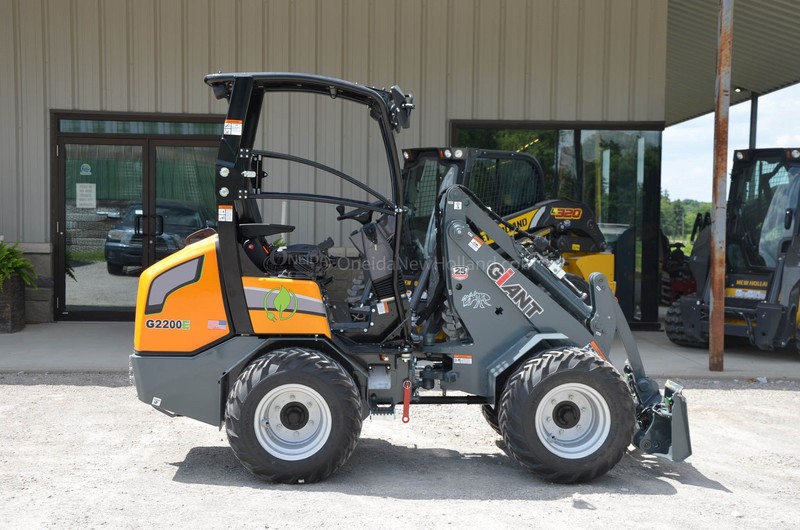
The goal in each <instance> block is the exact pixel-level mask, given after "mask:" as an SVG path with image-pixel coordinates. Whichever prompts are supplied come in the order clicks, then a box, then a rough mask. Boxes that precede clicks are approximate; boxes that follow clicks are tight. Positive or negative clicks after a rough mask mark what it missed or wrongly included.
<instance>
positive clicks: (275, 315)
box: [131, 73, 691, 483]
mask: <svg viewBox="0 0 800 530" xmlns="http://www.w3.org/2000/svg"><path fill="white" fill-rule="evenodd" d="M206 83H207V84H208V85H210V86H211V88H212V89H213V91H214V94H215V95H216V96H217V98H219V99H226V100H227V101H228V113H227V117H226V119H225V125H224V132H223V136H222V138H221V140H220V147H219V154H218V158H217V167H216V181H215V194H216V197H217V210H218V220H219V222H218V228H217V232H218V233H217V234H215V235H212V236H210V237H206V238H204V239H201V240H200V241H198V242H195V243H193V244H190V245H187V246H186V247H185V248H183V249H182V250H180V251H179V252H176V253H175V254H173V255H171V256H169V257H167V258H165V259H163V260H162V261H160V262H158V263H157V264H155V265H153V266H152V267H150V268H148V269H147V270H145V271H144V272H143V273H142V275H141V278H140V282H139V292H138V299H137V308H136V327H135V329H136V331H135V338H134V353H133V354H132V355H131V370H132V376H133V378H134V380H135V384H136V388H137V393H138V397H139V399H141V400H142V401H144V402H145V403H148V404H150V405H152V406H153V407H154V408H156V409H157V410H159V411H161V412H164V413H166V414H168V415H170V416H175V415H181V416H187V417H191V418H194V419H197V420H199V421H203V422H206V423H209V424H211V425H216V426H221V425H224V426H225V430H226V432H227V435H228V440H229V442H230V445H231V448H232V449H233V451H234V453H235V454H236V456H237V458H238V459H239V461H240V462H241V463H242V464H243V465H244V467H245V468H247V469H248V470H249V471H250V472H252V473H253V474H254V475H256V476H257V477H260V478H262V479H264V480H267V481H274V482H284V483H300V482H313V481H319V480H322V479H324V478H326V477H328V476H329V475H330V474H331V473H333V472H334V471H336V469H338V468H339V467H340V466H341V465H343V464H344V463H345V462H346V461H347V459H348V458H349V457H350V455H351V454H352V452H353V450H354V448H355V446H356V443H357V442H358V438H359V434H360V431H361V426H362V422H363V420H364V419H365V418H367V417H369V416H370V415H395V414H398V413H399V415H400V416H401V418H402V422H404V423H405V422H408V421H409V420H410V416H411V412H410V410H411V405H415V406H416V405H436V404H452V403H463V404H474V405H481V406H483V412H484V416H485V417H486V418H487V420H488V421H489V424H490V425H491V426H492V427H493V428H494V429H495V430H496V431H497V432H498V433H500V435H501V436H502V437H503V440H504V442H505V445H506V447H507V450H508V453H509V454H510V455H511V456H512V457H513V458H514V459H515V460H517V461H518V462H519V463H520V464H521V465H522V466H524V467H525V468H527V469H529V470H530V471H532V472H534V473H535V474H537V475H539V476H540V477H542V478H544V479H546V480H550V481H555V482H568V483H569V482H579V481H587V480H591V479H592V478H594V477H596V476H598V475H602V474H603V473H605V472H607V471H608V470H609V469H611V468H612V467H613V466H614V465H615V464H616V463H617V462H618V461H619V460H620V459H621V458H622V456H623V454H624V453H625V452H626V451H627V450H628V446H629V444H631V443H633V444H634V445H636V446H637V447H638V448H640V449H641V450H643V451H646V452H649V453H654V454H656V455H661V456H665V457H668V458H671V459H673V460H676V461H680V460H683V459H685V458H686V457H688V456H689V455H690V454H691V443H690V437H689V428H688V418H687V407H686V401H685V399H684V397H683V395H682V393H681V390H682V389H681V387H680V386H679V385H677V384H675V383H672V382H669V381H668V382H667V384H666V387H665V389H664V392H663V394H662V392H661V391H660V390H659V387H658V385H657V383H656V382H655V381H653V380H652V379H650V378H648V377H647V375H646V374H645V370H644V367H643V366H642V362H641V359H640V356H639V353H638V350H637V348H636V343H635V341H634V339H633V336H632V334H631V332H630V329H629V328H628V325H627V323H626V321H625V318H624V316H623V315H622V312H621V310H620V308H619V306H618V304H617V302H616V300H615V299H614V296H613V294H612V292H611V288H610V286H609V282H608V281H607V279H606V278H605V277H604V276H603V275H602V274H600V273H594V274H591V275H590V276H589V279H588V282H587V286H585V289H581V288H579V287H576V286H575V285H574V284H573V282H571V281H570V280H569V277H568V276H567V275H566V273H565V272H564V258H563V257H562V256H561V254H560V253H559V251H558V250H557V249H555V248H553V247H552V246H551V245H550V243H549V241H548V240H547V239H546V238H544V237H542V236H537V235H536V234H532V233H525V231H524V229H523V228H522V227H515V226H513V225H510V224H509V223H507V222H506V221H504V220H503V219H502V218H501V217H499V216H498V215H497V213H496V212H493V211H492V210H491V209H489V208H487V207H486V206H485V205H484V204H483V203H482V202H481V200H480V199H479V198H478V197H477V196H476V195H475V194H474V193H473V192H472V191H471V190H470V189H468V188H466V187H464V186H462V185H457V184H454V185H452V186H448V187H446V188H445V189H443V190H442V191H441V192H440V193H438V194H437V199H436V205H435V212H434V215H433V222H435V223H436V226H437V230H436V231H435V236H434V237H433V238H432V240H431V241H429V242H428V244H429V246H428V247H427V248H428V250H429V252H428V253H427V254H426V257H425V263H424V264H423V266H422V267H421V271H420V276H419V281H418V285H417V286H415V287H414V289H413V290H410V291H407V290H406V288H405V284H404V282H403V279H402V276H401V273H400V267H399V266H398V264H399V262H400V259H401V246H402V241H403V231H404V230H407V229H408V228H407V226H408V225H407V223H406V222H405V217H406V215H407V211H406V208H405V207H404V200H403V187H402V185H401V177H400V172H401V170H400V161H399V157H398V155H397V148H396V145H395V133H396V132H399V131H400V130H401V129H403V128H407V127H408V126H409V121H410V114H411V110H412V109H413V106H414V105H413V99H412V97H411V96H410V95H408V94H405V93H404V92H403V91H402V90H401V89H400V88H399V87H397V86H394V87H392V88H391V89H390V90H383V89H377V88H370V87H366V86H362V85H359V84H355V83H350V82H346V81H342V80H338V79H332V78H327V77H320V76H315V75H308V74H294V73H241V74H222V73H220V74H213V75H209V76H207V77H206ZM273 92H290V93H297V92H300V93H306V94H314V95H317V96H319V100H320V101H321V102H325V101H326V100H327V101H328V103H330V104H334V102H331V101H330V100H331V99H333V100H345V101H348V102H350V103H355V104H360V105H363V106H364V107H365V108H364V111H365V113H368V115H369V116H370V117H372V118H373V119H374V121H375V123H376V126H377V128H378V129H379V131H380V136H381V138H382V140H383V144H384V147H385V149H384V151H383V152H384V153H385V156H386V163H387V173H388V175H389V178H390V181H391V182H390V185H391V186H390V190H391V191H390V193H389V194H388V196H385V195H384V194H381V193H380V192H378V191H377V190H375V189H373V188H371V187H369V186H367V185H366V184H364V183H363V182H361V181H359V180H358V179H356V178H354V177H353V176H351V175H349V174H347V173H345V172H343V171H340V170H338V169H335V168H331V167H329V166H326V165H324V164H321V163H320V162H318V161H314V160H309V159H305V158H301V157H298V156H295V155H291V154H286V153H279V152H273V151H263V150H257V149H255V148H254V140H255V138H256V132H257V128H258V123H259V116H260V114H261V107H262V102H263V99H264V97H265V95H267V96H268V95H269V94H271V93H273ZM265 159H275V160H282V161H288V162H291V163H297V164H301V165H306V166H309V167H312V168H314V169H315V170H317V171H319V172H324V173H327V174H328V176H333V177H337V178H339V179H342V180H343V181H346V182H348V183H350V184H352V185H354V186H356V187H358V188H360V189H361V190H363V191H364V192H366V193H367V194H369V196H370V198H371V199H373V200H357V199H353V198H348V197H337V196H330V195H320V194H314V193H307V192H284V191H273V192H267V191H263V190H261V189H260V187H259V185H258V183H259V182H260V180H261V179H262V177H263V176H264V170H263V162H264V160H265ZM275 199H278V200H295V201H312V202H320V203H324V204H331V205H342V207H343V208H344V209H345V210H346V209H347V208H350V209H352V210H351V212H347V211H345V213H344V215H345V216H347V214H348V213H352V212H356V213H355V215H358V214H359V213H360V212H365V211H366V212H373V215H375V216H376V219H375V221H369V222H366V223H364V224H363V226H362V227H361V229H360V230H358V231H356V233H354V235H353V236H351V240H353V242H354V244H355V246H356V248H357V249H358V250H359V252H360V258H361V259H362V260H363V261H365V262H366V263H368V269H367V272H368V274H369V276H370V281H371V282H372V285H373V289H374V292H375V293H376V299H375V300H373V301H370V305H369V307H368V308H355V307H353V306H352V304H349V303H348V302H347V301H346V300H334V299H331V298H330V297H329V294H328V293H329V288H330V283H331V282H332V281H336V280H333V279H332V275H331V272H330V260H329V257H328V253H327V251H328V249H329V248H330V247H331V246H332V245H333V244H334V243H333V242H332V241H331V240H330V238H329V239H328V240H326V241H325V242H323V243H320V244H295V245H289V246H287V247H285V248H283V247H278V248H276V246H275V245H272V244H271V243H270V240H269V238H270V237H273V236H275V235H276V234H282V233H286V232H290V231H292V230H293V228H294V227H292V226H288V225H275V224H267V223H263V222H262V219H261V214H260V212H259V209H258V207H257V203H256V201H257V200H264V201H265V202H268V201H270V200H275ZM340 213H341V212H340ZM515 231H521V232H522V233H521V235H520V234H516V235H515V236H514V237H512V235H510V232H515ZM481 234H484V235H485V237H484V236H482V235H481ZM488 239H490V240H491V241H492V242H493V243H492V244H489V243H488V242H487V240H488ZM445 305H446V306H448V307H449V314H450V315H451V319H452V320H453V322H451V324H452V323H457V324H458V326H459V328H460V332H459V333H458V334H457V335H456V336H451V335H448V334H447V333H442V332H441V331H442V327H443V326H446V325H448V323H447V322H445V321H444V320H443V318H442V313H443V311H442V307H444V306H445ZM358 311H361V314H360V316H359V318H357V319H354V318H353V314H354V312H356V313H357V312H358ZM615 335H619V337H620V338H621V342H622V344H623V345H624V347H625V350H626V353H627V362H626V363H625V365H624V366H623V367H621V368H620V369H619V370H618V369H617V368H615V367H614V366H613V365H612V364H611V363H610V362H609V361H608V355H609V353H610V351H611V346H612V342H613V340H614V337H615Z"/></svg>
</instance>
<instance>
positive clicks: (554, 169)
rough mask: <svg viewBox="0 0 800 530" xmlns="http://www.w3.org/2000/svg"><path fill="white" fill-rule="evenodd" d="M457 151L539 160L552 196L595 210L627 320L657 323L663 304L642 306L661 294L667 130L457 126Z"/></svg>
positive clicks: (454, 132)
mask: <svg viewBox="0 0 800 530" xmlns="http://www.w3.org/2000/svg"><path fill="white" fill-rule="evenodd" d="M451 144H452V145H453V146H458V147H478V148H483V149H498V150H504V151H516V152H525V153H529V154H531V155H533V156H535V157H537V158H538V159H539V161H540V162H541V164H542V167H543V169H544V173H545V194H546V195H547V196H548V197H550V198H565V199H573V200H578V201H581V202H583V203H584V204H586V205H588V206H589V207H590V208H591V209H592V210H593V211H594V214H595V218H596V219H597V222H598V224H599V226H600V228H601V230H602V231H603V233H604V235H605V236H606V240H607V242H608V243H609V246H610V248H611V249H612V250H613V251H614V253H615V255H616V267H615V269H616V271H615V275H616V276H617V278H616V281H617V285H618V295H619V298H620V303H621V304H622V306H623V310H624V311H625V314H626V316H627V317H628V319H629V320H632V321H653V322H655V321H657V319H658V305H657V304H658V300H657V297H645V298H646V299H644V300H643V299H642V293H643V292H645V293H646V292H657V288H658V283H657V282H658V267H659V259H660V256H659V254H660V253H661V252H662V251H661V238H660V236H659V232H658V207H659V195H660V183H661V130H641V129H638V128H637V127H636V124H631V126H630V127H629V128H624V129H601V128H581V127H569V128H568V127H552V128H548V127H530V126H526V124H524V123H523V124H519V123H514V124H512V126H509V125H508V124H504V123H503V122H497V123H496V124H495V123H488V124H487V123H486V122H478V123H470V122H455V123H453V127H452V142H451ZM473 191H475V193H477V194H478V195H479V196H480V195H481V190H480V189H477V188H473ZM650 288H652V289H653V291H648V289H650ZM651 298H652V300H651Z"/></svg>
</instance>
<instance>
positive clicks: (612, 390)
mask: <svg viewBox="0 0 800 530" xmlns="http://www.w3.org/2000/svg"><path fill="white" fill-rule="evenodd" d="M498 419H499V424H500V430H501V431H502V433H503V440H504V441H505V444H506V447H507V448H508V452H509V453H510V454H511V456H513V457H514V459H515V460H516V461H517V462H519V463H520V464H521V465H522V466H523V467H525V468H526V469H528V470H529V471H531V472H533V473H535V474H537V475H539V476H540V477H542V478H543V479H545V480H550V481H553V482H560V483H574V482H585V481H588V480H591V479H593V478H595V477H597V476H599V475H602V474H604V473H606V472H607V471H608V470H609V469H611V468H612V467H614V466H615V465H616V464H617V462H619V461H620V459H621V458H622V456H623V455H624V454H625V451H626V450H627V447H628V445H629V444H630V443H631V439H632V437H633V429H634V425H635V409H634V404H633V399H632V398H631V395H630V391H629V389H628V387H627V385H626V384H625V381H624V380H623V379H622V377H621V376H620V374H619V372H617V370H616V369H614V367H613V366H611V365H610V364H609V363H607V362H605V361H602V360H600V359H598V358H597V357H595V356H594V355H592V354H590V353H589V352H587V351H585V350H582V349H579V348H563V349H560V350H551V351H548V352H546V353H544V354H543V355H542V356H540V357H535V358H533V359H530V360H528V361H526V362H525V363H523V364H522V365H521V366H520V367H519V368H518V369H517V371H516V372H515V373H514V374H513V375H512V376H511V378H510V379H509V380H508V383H507V384H506V388H505V390H504V391H503V394H502V396H501V397H500V405H499V416H498Z"/></svg>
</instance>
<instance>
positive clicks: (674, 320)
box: [664, 300, 708, 348]
mask: <svg viewBox="0 0 800 530" xmlns="http://www.w3.org/2000/svg"><path fill="white" fill-rule="evenodd" d="M664 330H665V331H666V332H667V338H668V339H669V340H670V341H671V342H673V343H675V344H677V345H678V346H686V347H688V348H708V342H706V341H699V340H697V339H694V338H692V337H690V336H689V335H687V334H686V329H685V328H684V326H683V317H682V316H681V301H680V300H676V301H674V302H673V303H672V305H670V306H669V309H667V315H666V317H664Z"/></svg>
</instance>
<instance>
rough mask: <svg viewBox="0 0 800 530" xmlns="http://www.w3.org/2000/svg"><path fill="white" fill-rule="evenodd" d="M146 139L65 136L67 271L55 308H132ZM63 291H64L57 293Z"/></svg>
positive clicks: (62, 257)
mask: <svg viewBox="0 0 800 530" xmlns="http://www.w3.org/2000/svg"><path fill="white" fill-rule="evenodd" d="M145 147H146V146H145V142H143V141H135V140H131V141H126V142H124V143H122V142H112V141H100V140H97V139H89V140H86V141H80V140H79V139H73V140H67V141H64V142H61V143H60V144H59V172H60V173H61V175H62V178H60V179H59V180H60V182H61V184H62V186H63V188H62V189H61V190H60V194H61V195H62V196H63V198H64V199H63V201H60V202H61V204H60V206H61V208H60V209H61V211H60V212H59V213H58V214H57V218H58V225H57V226H58V230H57V234H56V237H57V239H58V241H56V245H57V246H59V247H60V248H62V249H64V250H63V252H61V253H59V254H58V258H59V259H58V261H59V262H60V263H61V265H62V266H63V270H64V278H63V282H61V285H60V286H59V287H60V288H59V289H58V291H60V293H57V299H58V307H57V311H58V312H60V313H61V314H62V315H68V314H70V313H71V312H74V311H84V312H86V311H102V313H105V316H106V317H109V318H114V315H118V316H120V317H122V316H125V315H127V316H128V317H129V316H130V315H132V314H133V308H134V306H135V303H136V288H137V285H138V271H141V269H142V267H143V266H144V265H145V264H146V260H145V256H146V250H145V248H144V247H145V245H143V241H144V239H143V237H142V235H143V229H144V226H143V223H142V219H143V218H144V217H143V216H144V209H143V207H144V204H143V201H142V197H143V196H144V191H145V190H144V188H145V186H146V184H145V180H144V167H145V163H144V162H145V156H146V150H145ZM59 294H60V296H59Z"/></svg>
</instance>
